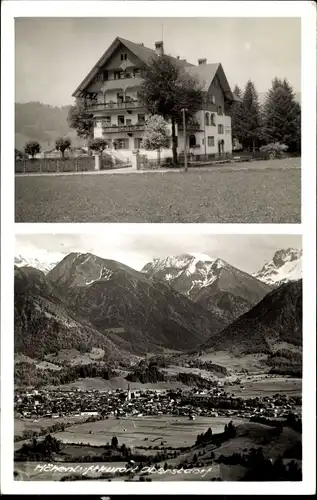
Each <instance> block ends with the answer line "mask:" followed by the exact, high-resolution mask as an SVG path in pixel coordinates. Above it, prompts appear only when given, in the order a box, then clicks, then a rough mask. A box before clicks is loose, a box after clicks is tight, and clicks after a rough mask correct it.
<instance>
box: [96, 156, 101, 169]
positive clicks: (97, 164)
mask: <svg viewBox="0 0 317 500" xmlns="http://www.w3.org/2000/svg"><path fill="white" fill-rule="evenodd" d="M95 170H100V157H99V155H98V154H96V155H95Z"/></svg>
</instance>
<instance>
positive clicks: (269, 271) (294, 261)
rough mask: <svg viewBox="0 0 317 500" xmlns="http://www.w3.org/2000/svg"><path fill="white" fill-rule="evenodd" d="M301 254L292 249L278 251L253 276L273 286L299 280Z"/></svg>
mask: <svg viewBox="0 0 317 500" xmlns="http://www.w3.org/2000/svg"><path fill="white" fill-rule="evenodd" d="M302 254H303V252H302V250H298V249H294V248H287V249H282V250H278V251H277V252H275V254H274V256H273V259H272V260H271V261H270V262H267V263H266V264H264V266H263V267H262V269H260V270H259V271H258V272H257V273H254V274H253V276H255V278H257V279H259V280H261V281H263V282H264V283H267V284H268V285H274V286H279V285H282V284H283V283H288V282H289V281H296V280H299V279H301V277H302Z"/></svg>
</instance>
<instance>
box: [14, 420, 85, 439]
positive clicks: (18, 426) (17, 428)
mask: <svg viewBox="0 0 317 500" xmlns="http://www.w3.org/2000/svg"><path fill="white" fill-rule="evenodd" d="M85 419H87V416H83V417H81V416H80V417H58V418H40V419H39V420H37V421H36V420H35V419H22V418H15V419H14V435H15V436H19V435H21V434H22V432H23V431H25V430H32V431H40V430H42V429H46V428H48V427H51V426H52V425H54V424H60V423H61V422H63V423H64V424H66V423H68V422H74V423H78V422H82V421H83V420H85Z"/></svg>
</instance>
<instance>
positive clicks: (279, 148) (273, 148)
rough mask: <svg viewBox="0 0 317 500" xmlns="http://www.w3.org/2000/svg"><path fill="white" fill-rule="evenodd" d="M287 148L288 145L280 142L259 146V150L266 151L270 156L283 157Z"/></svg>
mask: <svg viewBox="0 0 317 500" xmlns="http://www.w3.org/2000/svg"><path fill="white" fill-rule="evenodd" d="M287 150H288V146H286V144H280V143H279V142H271V143H270V144H266V145H265V146H261V147H260V151H261V152H263V153H268V154H269V156H270V158H283V157H284V156H285V152H286V151H287Z"/></svg>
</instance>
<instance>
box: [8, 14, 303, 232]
mask: <svg viewBox="0 0 317 500" xmlns="http://www.w3.org/2000/svg"><path fill="white" fill-rule="evenodd" d="M195 14H197V13H195ZM189 33H190V36H189ZM15 46H16V49H15V50H16V54H15V173H16V178H15V203H16V205H15V220H16V222H154V223H160V222H163V223H164V222H172V223H173V222H176V223H177V222H180V223H205V222H212V223H236V222H239V223H300V222H301V20H300V18H287V17H285V18H269V17H267V18H204V17H198V18H181V17H179V18H163V17H162V18H97V17H96V18H55V19H54V18H48V19H43V18H18V19H16V20H15ZM118 174H120V175H118Z"/></svg>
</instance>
